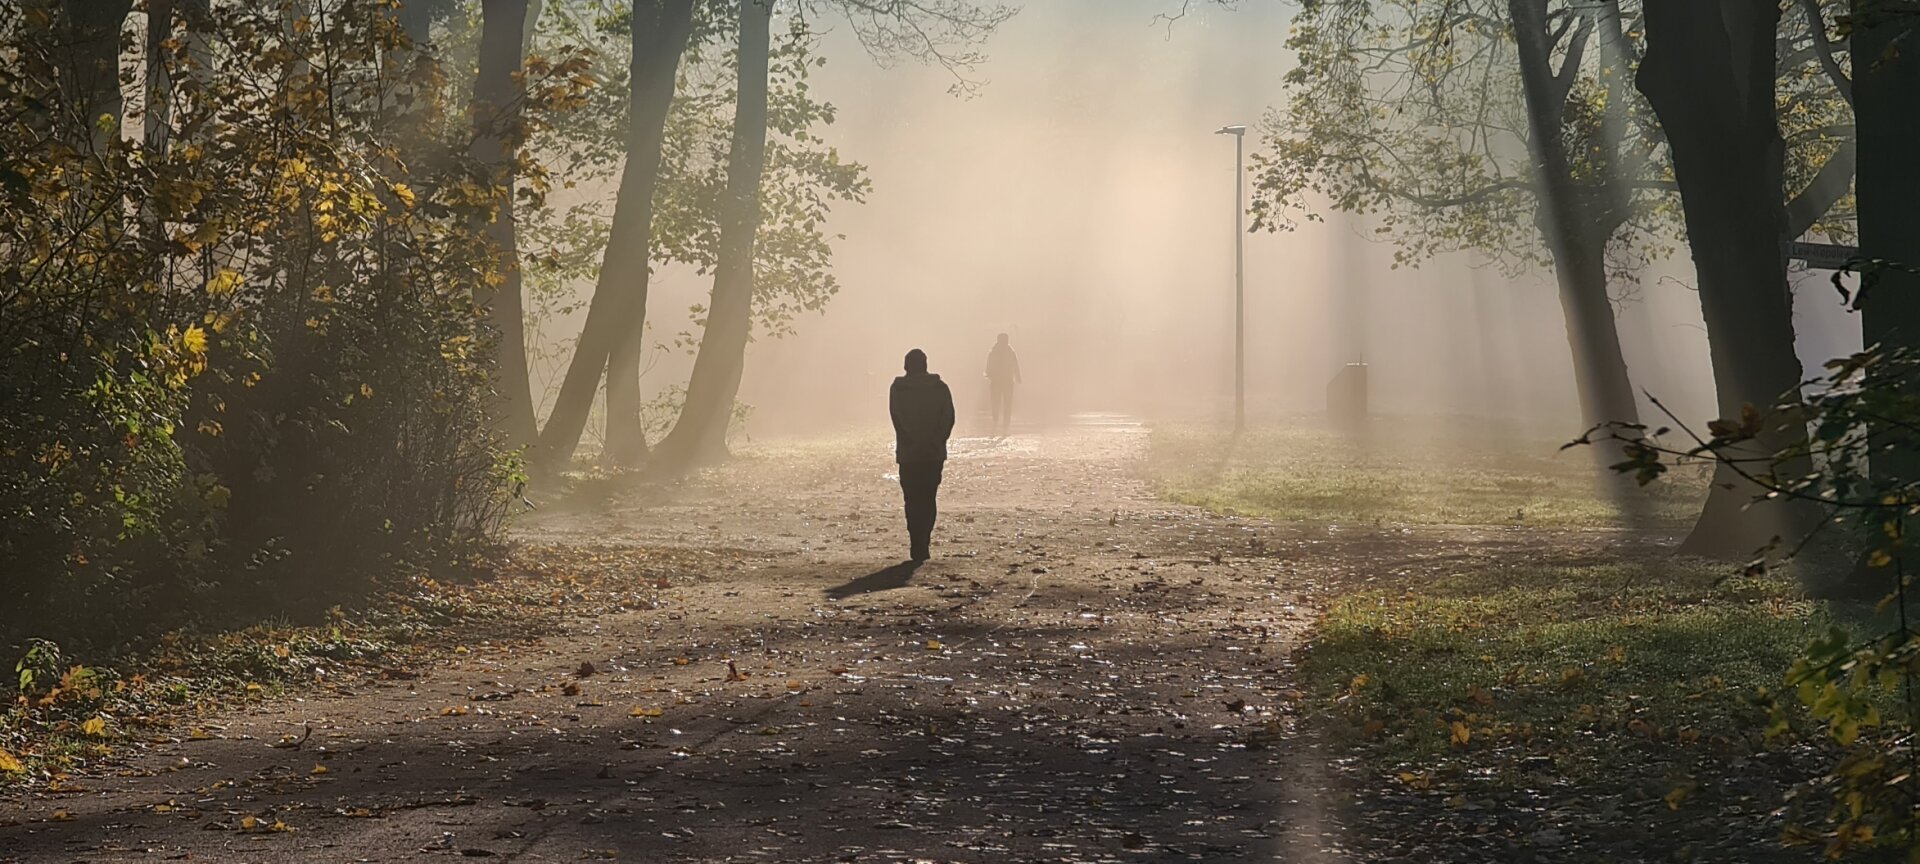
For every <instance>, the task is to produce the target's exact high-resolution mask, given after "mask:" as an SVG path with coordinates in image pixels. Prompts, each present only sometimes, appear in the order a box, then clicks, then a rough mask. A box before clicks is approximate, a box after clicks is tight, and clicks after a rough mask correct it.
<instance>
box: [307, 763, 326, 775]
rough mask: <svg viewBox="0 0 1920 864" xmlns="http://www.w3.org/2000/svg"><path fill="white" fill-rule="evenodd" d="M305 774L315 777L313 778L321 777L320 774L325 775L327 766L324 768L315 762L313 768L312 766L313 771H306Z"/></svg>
mask: <svg viewBox="0 0 1920 864" xmlns="http://www.w3.org/2000/svg"><path fill="white" fill-rule="evenodd" d="M307 773H308V774H312V775H315V776H318V775H321V774H325V773H327V766H325V765H321V764H319V763H317V762H316V763H314V766H313V770H312V771H308V772H307Z"/></svg>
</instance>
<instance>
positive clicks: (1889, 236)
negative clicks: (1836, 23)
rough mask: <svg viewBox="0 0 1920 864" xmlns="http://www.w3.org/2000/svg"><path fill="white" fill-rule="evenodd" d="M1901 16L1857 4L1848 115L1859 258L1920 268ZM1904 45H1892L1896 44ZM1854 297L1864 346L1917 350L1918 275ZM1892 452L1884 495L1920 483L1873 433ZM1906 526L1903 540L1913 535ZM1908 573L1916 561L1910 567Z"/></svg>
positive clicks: (1919, 109) (1917, 462) (1886, 273)
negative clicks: (1854, 150)
mask: <svg viewBox="0 0 1920 864" xmlns="http://www.w3.org/2000/svg"><path fill="white" fill-rule="evenodd" d="M1898 5H1899V6H1902V7H1905V8H1904V11H1905V14H1904V15H1903V14H1900V12H1899V11H1896V8H1895V6H1896V4H1891V3H1888V2H1885V0H1855V2H1854V4H1853V10H1852V11H1853V32H1852V34H1851V35H1850V36H1849V43H1850V44H1849V51H1850V53H1851V54H1852V56H1853V109H1854V117H1855V126H1854V129H1855V136H1856V140H1857V141H1858V145H1859V151H1858V155H1859V176H1858V178H1857V179H1856V181H1855V184H1854V186H1855V192H1854V196H1855V199H1854V200H1855V202H1856V204H1857V206H1858V208H1859V209H1858V213H1859V219H1860V254H1861V256H1863V257H1866V258H1878V259H1885V260H1888V261H1894V262H1899V263H1901V264H1906V265H1913V266H1920V163H1916V162H1915V159H1916V158H1920V54H1916V53H1915V49H1914V47H1913V45H1912V44H1911V43H1912V41H1913V38H1914V37H1913V36H1912V35H1910V34H1911V33H1912V32H1913V30H1914V28H1916V27H1920V15H1916V14H1915V13H1914V11H1913V9H1912V7H1911V6H1908V5H1906V4H1898ZM1903 35H1904V36H1905V37H1906V38H1905V39H1904V40H1902V43H1903V44H1896V43H1895V41H1894V40H1895V39H1898V38H1900V37H1902V36H1903ZM1873 278H1874V279H1875V281H1874V284H1873V285H1872V287H1871V288H1868V289H1866V293H1865V294H1864V295H1863V296H1861V298H1860V330H1861V337H1862V341H1863V342H1864V343H1865V344H1866V345H1867V346H1869V347H1872V346H1874V345H1878V346H1880V348H1881V349H1883V350H1888V351H1894V350H1902V349H1904V350H1907V351H1920V276H1915V275H1914V274H1912V273H1908V272H1905V271H1902V270H1895V269H1891V268H1887V269H1882V270H1880V271H1878V272H1877V273H1875V274H1874V277H1873ZM1869 431H1870V432H1872V433H1873V434H1875V435H1877V436H1881V437H1882V438H1883V439H1884V440H1886V441H1888V442H1889V443H1891V444H1892V445H1893V446H1887V447H1880V448H1876V449H1875V450H1874V451H1873V452H1872V453H1871V454H1870V456H1869V460H1870V462H1869V464H1868V466H1867V469H1868V471H1869V472H1870V474H1871V476H1872V479H1873V482H1874V484H1875V485H1876V486H1878V487H1880V488H1887V489H1890V488H1892V487H1894V486H1895V485H1897V484H1900V483H1903V482H1909V481H1912V480H1914V479H1915V478H1920V446H1916V443H1915V441H1914V440H1913V436H1912V435H1911V434H1908V433H1905V432H1903V431H1901V430H1899V429H1889V428H1880V429H1872V430H1869ZM1912 531H1913V527H1912V520H1908V525H1907V528H1906V529H1905V531H1903V533H1904V534H1906V535H1907V536H1912ZM1907 563H1908V564H1909V566H1911V564H1912V561H1911V559H1910V558H1909V560H1908V562H1907ZM1859 569H1860V570H1861V573H1860V575H1861V576H1862V577H1863V578H1860V579H1857V580H1855V582H1856V585H1857V587H1858V588H1859V589H1860V590H1861V591H1863V592H1869V591H1871V592H1879V591H1882V590H1884V589H1885V587H1886V586H1887V585H1888V584H1889V581H1888V580H1889V579H1890V578H1891V575H1890V573H1889V570H1888V569H1887V568H1877V569H1876V568H1871V567H1868V566H1866V565H1865V564H1864V563H1863V564H1862V566H1861V567H1860V568H1859Z"/></svg>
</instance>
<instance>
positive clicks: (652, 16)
mask: <svg viewBox="0 0 1920 864" xmlns="http://www.w3.org/2000/svg"><path fill="white" fill-rule="evenodd" d="M693 6H694V0H635V2H634V8H633V75H632V82H631V86H632V95H631V98H630V102H629V109H628V110H629V111H630V116H629V118H628V133H627V134H628V140H627V162H626V165H625V167H623V168H622V169H621V172H620V192H619V195H618V197H617V199H616V200H615V203H614V211H613V227H612V230H611V233H609V235H608V238H607V251H606V257H605V258H604V259H603V260H602V261H601V264H600V278H599V281H598V283H597V284H596V285H595V286H594V289H593V302H592V304H591V305H589V306H588V307H587V321H586V324H585V325H584V326H583V327H582V328H581V330H580V340H579V342H578V343H577V344H575V346H574V349H573V360H572V361H571V362H570V363H569V365H568V366H567V376H566V378H565V379H564V380H563V381H562V382H561V384H560V395H559V397H558V398H557V399H555V400H554V405H553V413H552V414H550V415H549V416H548V417H547V425H546V428H545V429H543V430H541V433H540V445H539V447H538V448H537V449H536V451H535V454H534V455H535V459H534V466H535V467H536V468H537V469H539V470H541V471H543V472H552V471H558V470H560V469H562V468H564V467H565V466H566V464H567V463H568V462H569V461H571V460H572V459H573V451H574V448H576V447H578V446H579V443H580V433H581V432H582V431H583V430H585V429H586V426H587V415H588V413H590V412H591V410H592V408H593V395H594V393H595V392H596V391H598V390H599V389H600V376H601V373H602V372H604V371H606V369H607V368H608V357H609V356H610V355H612V354H613V352H614V349H615V348H616V347H617V346H618V345H619V343H620V340H621V339H623V338H625V336H626V334H627V333H629V332H638V331H639V330H640V329H641V327H642V325H643V324H645V322H646V314H647V281H648V277H649V273H648V248H649V246H650V238H651V237H652V234H653V191H654V188H655V187H656V186H657V185H659V179H660V158H661V150H662V148H663V147H665V136H666V123H667V111H668V109H670V108H671V107H672V106H673V89H674V84H675V80H676V78H677V77H678V76H679V74H680V57H681V55H682V54H684V53H686V49H687V41H688V40H689V39H690V38H692V33H693ZM609 446H611V442H609Z"/></svg>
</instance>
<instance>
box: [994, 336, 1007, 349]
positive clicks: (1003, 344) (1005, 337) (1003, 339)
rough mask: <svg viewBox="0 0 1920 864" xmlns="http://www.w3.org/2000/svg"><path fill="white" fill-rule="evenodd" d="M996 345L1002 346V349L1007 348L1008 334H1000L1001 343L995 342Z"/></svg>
mask: <svg viewBox="0 0 1920 864" xmlns="http://www.w3.org/2000/svg"><path fill="white" fill-rule="evenodd" d="M994 344H995V345H998V346H1000V347H1002V348H1004V347H1006V345H1007V334H1005V333H1002V334H1000V341H998V342H995V343H994Z"/></svg>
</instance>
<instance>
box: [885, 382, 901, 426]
mask: <svg viewBox="0 0 1920 864" xmlns="http://www.w3.org/2000/svg"><path fill="white" fill-rule="evenodd" d="M901 408H902V406H901V404H900V388H899V387H889V388H887V414H888V415H889V416H891V417H892V418H893V434H894V435H895V436H898V435H899V434H900V412H901Z"/></svg>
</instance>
